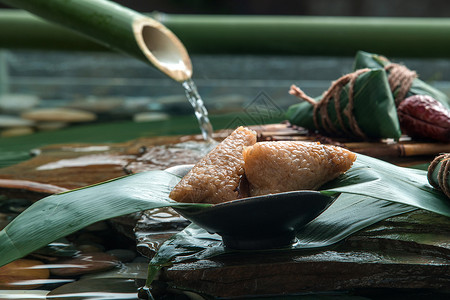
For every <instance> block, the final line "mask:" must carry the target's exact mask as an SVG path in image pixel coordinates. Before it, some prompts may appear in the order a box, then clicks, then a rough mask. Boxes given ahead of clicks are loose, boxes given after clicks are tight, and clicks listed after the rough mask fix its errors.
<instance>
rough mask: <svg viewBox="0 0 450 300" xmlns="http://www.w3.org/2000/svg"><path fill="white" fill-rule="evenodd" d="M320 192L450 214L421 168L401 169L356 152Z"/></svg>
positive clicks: (449, 205)
mask: <svg viewBox="0 0 450 300" xmlns="http://www.w3.org/2000/svg"><path fill="white" fill-rule="evenodd" d="M324 189H325V190H324V191H322V192H323V193H349V194H355V195H360V196H368V197H373V198H376V199H381V200H388V201H392V202H395V203H402V204H407V205H411V206H414V207H417V208H421V209H425V210H428V211H432V212H435V213H438V214H441V215H444V216H447V217H450V199H448V198H447V197H446V196H445V195H444V194H443V193H442V192H440V191H438V190H436V189H434V188H433V187H432V186H431V185H430V184H429V183H428V179H427V172H426V171H423V170H416V169H409V168H402V167H398V166H395V165H393V164H390V163H387V162H384V161H382V160H379V159H375V158H372V157H369V156H365V155H362V154H358V158H357V160H356V162H355V164H354V165H353V167H352V168H351V169H350V170H349V171H348V172H347V173H345V174H344V175H343V176H340V177H339V178H338V179H337V180H334V181H332V182H331V183H330V184H328V185H326V186H325V187H324Z"/></svg>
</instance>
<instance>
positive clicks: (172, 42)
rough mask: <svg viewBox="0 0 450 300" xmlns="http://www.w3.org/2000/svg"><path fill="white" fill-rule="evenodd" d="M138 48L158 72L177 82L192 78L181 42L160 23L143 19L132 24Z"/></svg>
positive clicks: (189, 62) (187, 57) (190, 65)
mask: <svg viewBox="0 0 450 300" xmlns="http://www.w3.org/2000/svg"><path fill="white" fill-rule="evenodd" d="M133 29H134V35H135V38H136V41H137V44H138V46H139V48H140V49H141V50H142V52H143V54H144V55H145V56H146V57H147V59H148V60H149V61H150V62H151V63H152V64H153V65H154V66H155V67H156V68H158V69H159V70H161V71H162V72H163V73H165V74H166V75H168V76H169V77H171V78H173V79H175V80H177V81H185V80H187V79H189V78H191V76H192V63H191V60H190V58H189V54H188V53H187V51H186V49H185V48H184V46H183V44H182V43H181V41H180V40H179V39H178V38H177V37H176V36H175V34H173V33H172V32H171V31H170V30H169V29H167V28H166V27H164V26H163V25H162V24H161V23H159V22H157V21H155V20H153V19H150V18H147V17H144V18H141V19H137V20H136V21H135V22H134V23H133Z"/></svg>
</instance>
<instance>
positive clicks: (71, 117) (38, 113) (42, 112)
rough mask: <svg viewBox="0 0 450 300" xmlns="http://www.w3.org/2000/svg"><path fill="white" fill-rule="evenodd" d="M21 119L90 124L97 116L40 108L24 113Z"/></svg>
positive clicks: (63, 109) (68, 110) (59, 109)
mask: <svg viewBox="0 0 450 300" xmlns="http://www.w3.org/2000/svg"><path fill="white" fill-rule="evenodd" d="M21 117H22V118H24V119H27V120H33V121H43V122H69V123H76V122H90V121H94V120H95V119H96V118H97V116H96V115H95V114H94V113H91V112H87V111H83V110H78V109H70V108H41V109H35V110H31V111H28V112H25V113H23V114H22V115H21Z"/></svg>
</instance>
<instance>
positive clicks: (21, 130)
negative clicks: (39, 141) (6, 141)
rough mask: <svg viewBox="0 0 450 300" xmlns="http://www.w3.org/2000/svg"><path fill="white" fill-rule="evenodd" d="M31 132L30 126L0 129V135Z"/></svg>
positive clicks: (9, 135)
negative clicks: (0, 130)
mask: <svg viewBox="0 0 450 300" xmlns="http://www.w3.org/2000/svg"><path fill="white" fill-rule="evenodd" d="M32 133H34V129H33V128H32V127H13V128H8V129H4V130H2V132H1V136H2V137H11V136H21V135H28V134H32Z"/></svg>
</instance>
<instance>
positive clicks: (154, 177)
mask: <svg viewBox="0 0 450 300" xmlns="http://www.w3.org/2000/svg"><path fill="white" fill-rule="evenodd" d="M179 180H180V178H179V177H178V176H175V175H173V174H171V173H168V172H165V171H150V172H145V173H139V174H135V175H130V176H127V177H122V178H120V179H116V180H111V181H108V182H105V183H102V184H98V185H94V186H90V187H88V188H83V189H78V190H74V191H71V192H67V193H63V194H58V195H52V196H49V197H46V198H44V199H41V200H40V201H37V202H36V203H34V204H33V205H31V206H30V207H29V208H28V209H26V210H25V211H24V212H23V213H21V214H20V215H19V216H17V217H16V218H15V219H14V220H13V221H12V222H11V223H10V224H8V226H6V227H5V228H4V229H3V230H2V231H1V232H0V265H4V264H7V263H9V262H11V261H13V260H15V259H18V258H20V257H22V256H25V255H27V254H28V253H30V252H32V251H35V250H37V249H39V248H41V247H43V246H45V245H47V244H49V243H51V242H52V241H54V240H56V239H58V238H60V237H64V236H66V235H68V234H71V233H73V232H76V231H77V230H79V229H81V228H83V227H86V226H88V225H90V224H92V223H95V222H98V221H101V220H105V219H109V218H114V217H117V216H120V215H125V214H129V213H133V212H138V211H142V210H147V209H152V208H158V207H165V206H192V207H202V206H205V204H182V203H177V202H174V201H173V200H171V199H169V196H168V195H169V192H170V191H171V190H172V188H173V186H175V184H177V183H178V181H179Z"/></svg>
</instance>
